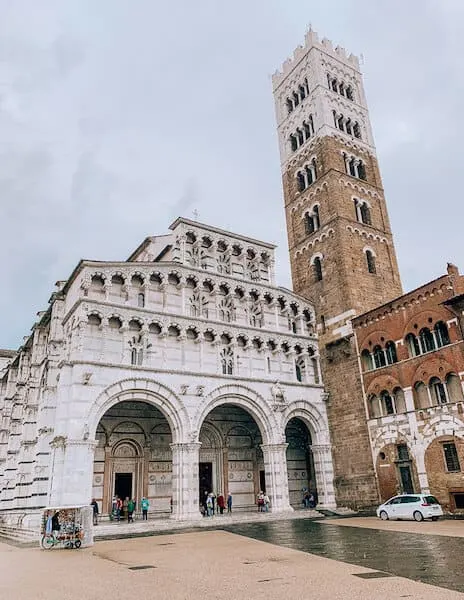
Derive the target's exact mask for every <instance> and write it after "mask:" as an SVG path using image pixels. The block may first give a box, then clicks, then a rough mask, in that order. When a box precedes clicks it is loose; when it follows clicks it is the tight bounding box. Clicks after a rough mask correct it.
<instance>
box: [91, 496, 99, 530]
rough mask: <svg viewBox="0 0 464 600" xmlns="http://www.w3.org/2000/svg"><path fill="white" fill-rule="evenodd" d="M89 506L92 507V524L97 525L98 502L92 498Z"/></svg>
mask: <svg viewBox="0 0 464 600" xmlns="http://www.w3.org/2000/svg"><path fill="white" fill-rule="evenodd" d="M90 506H91V507H92V508H93V524H94V525H98V502H97V501H96V500H95V498H92V502H91V503H90Z"/></svg>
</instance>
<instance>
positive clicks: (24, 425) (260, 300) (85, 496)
mask: <svg viewBox="0 0 464 600" xmlns="http://www.w3.org/2000/svg"><path fill="white" fill-rule="evenodd" d="M9 360H10V364H9V365H8V367H7V368H6V369H5V372H4V375H3V377H2V379H1V387H0V414H1V417H2V421H1V429H0V490H1V493H0V519H1V520H2V521H3V523H4V524H10V525H11V526H15V527H18V526H24V527H26V526H27V527H32V526H35V525H36V524H37V519H38V514H39V512H40V509H41V508H42V507H44V506H47V505H60V506H64V505H80V504H88V503H89V502H90V500H91V498H96V499H97V501H98V503H99V505H100V511H101V512H102V513H103V514H104V515H105V514H108V512H109V511H110V508H111V503H112V498H113V497H114V495H119V496H120V497H134V498H136V499H137V500H140V499H141V498H142V497H144V496H145V497H147V498H148V499H149V500H150V504H151V509H150V510H151V512H153V513H157V514H166V515H169V514H170V511H171V506H172V516H173V517H174V518H178V519H191V518H196V517H198V516H199V503H200V501H201V499H202V497H203V495H204V494H205V492H208V491H214V492H215V493H217V494H218V493H227V492H229V491H230V492H231V493H232V495H233V501H234V508H235V509H238V510H240V509H241V510H246V509H250V508H251V507H253V506H254V505H255V498H256V494H257V493H258V492H259V490H260V489H265V491H266V492H267V494H268V495H269V497H270V500H271V508H272V510H273V511H276V512H280V511H286V510H291V509H292V505H300V504H301V499H302V493H303V490H304V489H309V490H311V491H313V492H315V493H317V496H318V499H319V504H320V505H322V506H326V507H333V506H335V498H334V491H333V483H332V482H333V468H332V459H331V449H330V440H329V431H328V422H327V412H326V394H325V391H324V387H323V385H322V380H321V375H320V365H319V352H318V344H317V337H316V334H315V314H314V308H313V306H312V304H311V303H310V302H308V301H307V300H305V299H303V298H301V297H300V296H297V295H296V294H294V293H292V292H290V291H289V290H286V289H284V288H279V287H277V286H276V285H275V282H274V246H272V245H271V244H267V243H264V242H260V241H257V240H253V239H249V238H245V237H243V236H240V235H234V234H231V233H228V232H225V231H222V230H219V229H216V228H213V227H208V226H205V225H201V224H199V223H197V222H194V221H189V220H187V219H178V220H176V221H175V222H174V223H173V224H172V226H171V228H170V233H169V234H168V235H165V236H155V237H150V238H147V239H146V240H145V241H144V242H143V243H142V244H141V245H140V246H139V248H137V250H136V251H135V252H134V253H133V254H132V255H131V256H130V257H129V259H128V260H126V261H121V262H97V261H81V262H80V263H79V264H78V265H77V267H76V269H75V270H74V272H73V273H72V275H71V276H70V278H69V279H68V280H67V281H62V282H58V283H57V289H56V291H55V292H54V293H53V294H52V296H51V299H50V305H49V308H48V309H47V310H46V311H44V312H43V313H40V314H39V319H38V321H37V323H36V324H35V325H34V327H33V330H32V334H31V335H30V336H29V337H28V338H27V339H26V341H25V343H24V345H23V346H22V347H21V348H20V349H19V351H18V352H17V353H16V354H15V355H13V356H10V357H9Z"/></svg>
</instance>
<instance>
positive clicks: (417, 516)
mask: <svg viewBox="0 0 464 600" xmlns="http://www.w3.org/2000/svg"><path fill="white" fill-rule="evenodd" d="M413 517H414V521H423V520H424V515H423V514H422V513H421V512H420V511H419V510H415V511H414V514H413Z"/></svg>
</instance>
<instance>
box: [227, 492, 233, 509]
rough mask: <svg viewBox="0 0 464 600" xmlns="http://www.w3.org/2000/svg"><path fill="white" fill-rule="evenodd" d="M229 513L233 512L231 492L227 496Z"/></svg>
mask: <svg viewBox="0 0 464 600" xmlns="http://www.w3.org/2000/svg"><path fill="white" fill-rule="evenodd" d="M227 512H228V513H231V512H232V494H231V493H230V492H229V493H228V494H227Z"/></svg>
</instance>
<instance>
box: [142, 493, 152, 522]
mask: <svg viewBox="0 0 464 600" xmlns="http://www.w3.org/2000/svg"><path fill="white" fill-rule="evenodd" d="M140 508H141V509H142V520H143V521H148V509H149V508H150V503H149V502H148V500H147V498H142V502H141V503H140Z"/></svg>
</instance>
